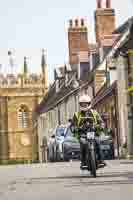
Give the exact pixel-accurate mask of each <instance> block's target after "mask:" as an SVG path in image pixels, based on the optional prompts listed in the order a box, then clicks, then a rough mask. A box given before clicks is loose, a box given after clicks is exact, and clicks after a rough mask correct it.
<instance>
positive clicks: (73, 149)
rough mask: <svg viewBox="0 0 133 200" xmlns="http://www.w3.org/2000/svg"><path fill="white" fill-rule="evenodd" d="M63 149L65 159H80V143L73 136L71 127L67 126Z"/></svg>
mask: <svg viewBox="0 0 133 200" xmlns="http://www.w3.org/2000/svg"><path fill="white" fill-rule="evenodd" d="M62 151H63V160H64V161H69V160H71V159H80V144H79V141H78V140H77V139H76V138H75V137H74V136H73V134H72V132H71V130H70V128H67V130H66V133H65V138H64V142H63V145H62Z"/></svg>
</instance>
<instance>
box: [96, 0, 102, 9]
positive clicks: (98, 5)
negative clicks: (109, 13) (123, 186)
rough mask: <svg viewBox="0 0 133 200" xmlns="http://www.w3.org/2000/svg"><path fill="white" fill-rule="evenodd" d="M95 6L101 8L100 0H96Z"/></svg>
mask: <svg viewBox="0 0 133 200" xmlns="http://www.w3.org/2000/svg"><path fill="white" fill-rule="evenodd" d="M97 8H98V9H100V8H102V0H97Z"/></svg>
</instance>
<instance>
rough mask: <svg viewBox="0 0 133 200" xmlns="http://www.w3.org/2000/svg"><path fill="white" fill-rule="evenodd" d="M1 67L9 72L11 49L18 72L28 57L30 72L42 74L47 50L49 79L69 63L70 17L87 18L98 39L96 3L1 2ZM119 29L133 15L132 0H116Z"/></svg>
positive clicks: (78, 0)
mask: <svg viewBox="0 0 133 200" xmlns="http://www.w3.org/2000/svg"><path fill="white" fill-rule="evenodd" d="M0 1H1V4H0V30H1V34H0V64H2V65H3V68H2V71H6V70H7V66H8V65H7V64H8V56H7V52H8V50H12V51H13V52H14V57H15V64H16V66H15V67H16V69H15V70H16V71H20V70H21V69H22V66H23V57H24V56H27V57H28V63H29V66H30V71H32V72H38V71H40V59H41V49H42V48H44V49H46V50H47V62H48V73H49V79H50V80H52V79H53V68H54V67H55V66H56V65H59V64H63V63H65V62H67V60H68V56H67V25H68V21H69V19H70V18H73V17H74V18H76V17H82V18H85V20H86V23H87V25H88V28H89V38H91V40H92V39H93V40H94V31H93V30H94V10H95V8H96V0H0ZM112 7H113V8H115V9H116V15H117V18H116V20H117V26H118V25H119V24H121V23H123V22H124V21H125V20H126V19H127V18H128V17H130V16H131V15H132V10H133V1H132V0H112Z"/></svg>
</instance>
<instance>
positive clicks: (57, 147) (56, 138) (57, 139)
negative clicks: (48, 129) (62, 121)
mask: <svg viewBox="0 0 133 200" xmlns="http://www.w3.org/2000/svg"><path fill="white" fill-rule="evenodd" d="M66 130H67V126H66V125H60V126H58V127H57V128H55V130H54V131H53V133H52V135H51V137H50V138H49V140H48V141H49V142H48V160H49V161H52V162H56V161H60V160H62V159H63V157H62V143H63V141H64V137H65V136H64V135H65V131H66Z"/></svg>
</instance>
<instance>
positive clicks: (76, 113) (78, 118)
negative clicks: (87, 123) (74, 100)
mask: <svg viewBox="0 0 133 200" xmlns="http://www.w3.org/2000/svg"><path fill="white" fill-rule="evenodd" d="M90 111H91V113H92V115H93V118H94V121H95V123H96V124H97V112H96V111H95V110H92V109H91V110H90ZM74 115H75V117H76V119H77V126H79V125H80V122H81V118H82V114H81V113H78V112H75V113H74Z"/></svg>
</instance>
